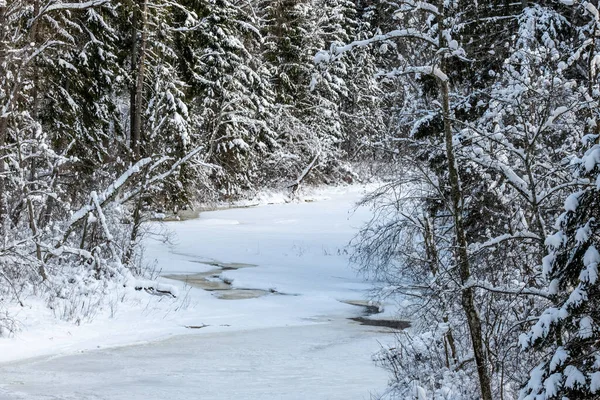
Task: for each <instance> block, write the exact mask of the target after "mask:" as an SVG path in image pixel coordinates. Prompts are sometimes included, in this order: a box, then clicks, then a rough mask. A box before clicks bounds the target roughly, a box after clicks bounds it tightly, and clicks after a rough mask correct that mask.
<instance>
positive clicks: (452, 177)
mask: <svg viewBox="0 0 600 400" xmlns="http://www.w3.org/2000/svg"><path fill="white" fill-rule="evenodd" d="M441 86H442V107H443V111H444V140H445V142H446V157H447V159H448V175H449V181H450V196H451V203H452V214H453V219H454V232H455V235H456V247H457V248H456V262H457V264H458V270H459V273H460V281H461V283H462V284H463V285H465V284H467V283H468V281H469V279H470V278H471V266H470V263H469V255H468V252H467V236H466V234H465V229H464V224H463V219H462V213H463V204H462V202H463V199H462V189H461V186H460V179H459V176H458V167H457V165H456V158H455V157H454V149H453V146H452V122H451V119H450V99H449V88H448V86H449V84H448V82H447V81H443V82H442V83H441ZM461 304H462V308H463V310H464V312H465V315H466V317H467V324H468V325H469V333H470V334H471V341H472V343H473V354H474V355H475V362H476V364H477V375H478V376H479V386H480V389H481V398H482V400H492V388H491V384H490V377H489V374H488V366H487V364H488V363H487V357H486V354H485V350H484V346H483V333H482V331H481V318H480V317H479V312H478V310H477V307H475V295H474V291H473V288H472V287H468V288H464V289H463V291H462V299H461Z"/></svg>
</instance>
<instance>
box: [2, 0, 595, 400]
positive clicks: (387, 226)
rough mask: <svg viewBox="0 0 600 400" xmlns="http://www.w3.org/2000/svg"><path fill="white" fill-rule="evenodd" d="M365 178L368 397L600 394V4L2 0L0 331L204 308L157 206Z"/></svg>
mask: <svg viewBox="0 0 600 400" xmlns="http://www.w3.org/2000/svg"><path fill="white" fill-rule="evenodd" d="M357 185H367V186H368V187H369V188H370V189H369V190H368V191H366V192H365V193H364V194H363V195H362V196H361V197H360V202H359V205H358V207H363V209H368V210H369V216H368V217H367V218H365V219H364V221H362V222H361V223H360V224H359V226H356V225H355V226H354V228H356V229H355V231H354V232H353V234H352V235H351V236H350V238H349V239H351V240H349V242H348V241H346V244H348V246H342V245H340V246H339V247H338V248H337V249H336V250H329V249H328V248H325V245H324V244H323V245H322V246H321V248H320V249H319V251H320V252H321V256H323V255H326V256H330V257H341V258H340V260H341V259H342V258H343V257H346V258H343V260H346V261H344V262H345V264H344V265H347V264H349V265H350V266H347V268H348V269H349V270H351V271H354V272H351V273H349V275H352V276H353V275H356V274H357V272H358V274H359V275H360V276H361V277H362V278H361V279H363V280H364V281H365V282H370V285H371V286H372V289H370V290H369V296H370V297H369V298H370V299H371V301H374V300H373V299H377V301H378V302H380V303H381V304H383V303H384V302H386V301H387V302H388V303H386V304H387V306H386V310H387V311H386V312H388V311H389V312H390V313H392V314H393V315H394V318H397V319H402V320H406V321H410V328H408V329H405V330H400V331H397V332H395V334H394V335H393V341H392V342H391V343H389V344H388V345H383V344H382V345H381V346H379V347H378V351H374V352H373V355H372V360H368V361H367V362H368V363H371V364H374V365H376V366H377V367H378V368H379V369H382V370H383V371H385V376H386V377H387V378H386V382H387V383H386V384H384V385H383V386H382V387H379V388H378V389H379V391H378V394H377V395H374V394H373V395H372V398H378V399H415V400H425V399H432V400H443V399H446V400H467V399H469V400H470V399H482V400H509V399H514V400H517V399H520V400H550V399H552V400H554V399H557V400H585V399H596V400H597V399H600V281H599V280H598V278H599V271H598V269H599V264H600V2H598V1H585V0H531V1H527V0H512V1H508V0H502V1H501V0H488V1H480V0H424V1H418V0H389V1H383V0H380V1H377V0H0V348H1V346H2V342H3V341H4V342H5V343H10V341H11V340H18V338H19V337H20V335H22V334H23V333H24V332H27V330H28V326H30V325H29V324H30V322H26V321H31V319H27V318H24V317H23V316H24V315H29V314H27V311H20V310H33V308H31V307H33V306H32V304H38V303H39V304H41V305H42V306H41V307H40V308H39V309H38V308H35V310H38V311H35V312H36V313H38V314H35V313H33V311H32V312H31V313H32V315H41V314H39V313H49V314H52V316H53V318H54V319H56V320H57V321H60V324H63V323H64V324H67V325H68V326H73V327H75V326H84V325H86V324H92V325H93V324H94V322H93V320H94V316H95V315H96V314H97V315H101V314H102V313H103V312H104V311H102V310H112V311H110V313H111V314H113V313H114V314H115V315H118V313H117V311H115V310H116V308H115V310H113V306H114V304H117V303H123V304H125V303H127V300H126V299H125V298H126V297H127V296H139V299H141V300H139V304H138V305H137V307H138V309H139V310H140V311H139V313H142V312H143V309H144V307H146V308H148V307H147V306H145V304H146V303H145V302H147V301H154V300H152V299H158V300H160V299H169V300H168V301H180V302H181V301H183V300H182V298H183V297H184V296H182V295H180V293H178V292H177V290H176V287H175V286H176V285H173V284H172V283H171V284H169V283H168V282H167V281H165V280H164V279H163V280H161V279H162V278H161V276H160V275H161V274H160V271H159V270H160V269H164V268H167V267H163V266H161V265H160V263H159V265H149V262H148V257H146V256H145V255H146V252H147V251H150V250H151V247H152V245H151V244H150V243H151V240H155V239H153V238H155V237H158V236H162V237H163V241H168V240H169V238H168V236H169V234H168V233H165V232H163V228H161V227H160V223H159V220H165V219H166V220H168V219H179V218H180V216H182V215H184V214H185V213H186V212H187V213H189V212H191V211H190V210H198V209H199V207H200V208H202V207H207V206H211V207H214V208H220V207H222V206H223V205H224V204H225V205H227V204H228V205H236V204H246V203H243V202H244V201H246V202H248V201H249V199H255V198H259V197H260V196H261V195H264V194H265V193H275V192H277V193H284V194H285V199H286V200H285V201H286V204H288V203H289V204H293V203H295V202H296V203H298V202H304V200H303V190H305V189H306V188H324V187H335V188H338V190H345V189H343V188H352V187H355V186H357ZM339 188H342V189H339ZM330 202H333V203H335V201H334V200H330ZM314 204H318V202H315V203H314ZM327 204H329V203H327ZM340 204H341V203H340ZM334 205H335V204H334ZM311 206H312V205H311ZM268 207H271V206H268ZM338 207H341V205H338ZM334 208H335V207H334ZM203 209H204V208H203ZM249 210H250V211H248V213H250V214H252V211H251V210H252V209H249ZM257 210H259V209H257ZM273 210H274V209H273ZM240 212H241V211H240ZM256 212H258V211H256ZM273 212H275V211H273ZM344 212H346V210H344ZM264 213H267V214H268V213H269V211H264ZM223 215H224V214H223ZM201 217H202V214H201ZM324 217H325V214H324ZM219 218H220V217H219ZM240 218H241V217H240ZM282 218H283V217H282ZM310 218H313V217H310ZM310 218H309V219H310ZM314 218H315V219H318V218H317V217H314ZM343 218H346V217H345V216H343ZM238 219H239V218H238ZM211 221H213V222H214V224H217V223H221V222H219V221H221V219H216V217H215V219H214V220H211ZM278 221H279V222H282V221H283V222H286V221H288V220H287V219H281V220H278ZM279 222H278V223H279ZM308 222H310V221H308ZM185 223H188V222H177V223H176V224H185ZM174 224H175V223H174ZM181 226H184V225H181ZM185 226H187V225H185ZM211 226H212V225H210V224H208V225H206V229H208V230H210V229H212V228H211ZM215 229H217V228H215ZM219 229H220V228H219ZM227 229H229V228H227ZM157 230H158V231H160V232H157ZM186 232H187V231H186ZM214 232H216V231H214ZM214 232H213V233H214ZM307 232H308V231H307ZM310 232H312V233H311V235H313V234H314V235H318V234H319V232H318V229H317V228H314V230H313V231H310ZM186 234H188V235H192V233H189V232H188V233H186ZM180 235H181V233H180ZM307 235H308V234H307ZM307 237H308V236H307ZM152 243H153V242H152ZM323 243H324V242H323ZM233 245H234V246H235V245H236V244H235V243H234V244H233ZM195 246H196V247H197V248H198V249H201V248H202V247H203V246H205V247H206V246H207V245H206V244H205V243H204V242H202V241H198V242H197V243H196V244H195ZM208 247H210V246H208ZM253 251H254V250H253ZM294 251H295V254H296V255H297V256H298V257H300V256H303V255H304V254H305V253H306V252H307V251H306V250H302V248H300V247H295V248H294ZM263 252H266V250H264V249H263V248H259V249H258V248H257V249H256V250H255V253H256V254H258V253H261V254H262V253H263ZM330 253H331V254H330ZM306 257H307V256H305V258H306ZM336 260H337V258H336ZM229 261H240V262H241V261H244V260H229ZM215 265H217V264H215ZM223 265H224V264H223ZM219 266H221V267H222V265H221V264H219ZM238 267H239V266H234V267H231V266H230V268H229V269H237V268H238ZM259 268H260V266H259V267H256V268H254V269H251V268H248V269H245V270H244V271H243V274H242V273H241V272H240V274H242V275H239V277H242V276H243V277H244V278H246V279H247V281H248V282H253V281H252V279H259V278H260V277H261V275H260V274H259V273H258V272H257V273H256V274H254V275H253V272H252V271H253V270H256V271H259ZM223 270H224V271H226V270H227V268H224V269H223ZM239 271H241V269H240V270H239ZM311 271H312V270H311ZM316 271H318V269H316ZM233 273H238V271H234V272H232V274H233ZM307 273H308V272H307ZM310 274H311V276H312V277H313V278H312V279H314V281H315V282H317V281H318V280H319V279H321V278H320V275H319V274H318V273H312V272H311V273H310ZM253 277H254V278H253ZM211 279H212V278H211ZM239 279H241V278H239ZM239 279H238V278H237V277H236V280H234V281H233V285H234V286H235V282H241V281H240V280H239ZM165 282H167V283H165ZM224 284H231V282H229V281H227V280H226V279H225V282H224ZM251 284H252V283H247V284H246V285H251ZM269 285H272V286H273V287H275V286H277V284H276V283H269ZM269 285H267V286H265V287H264V288H263V289H265V290H267V289H268V290H271V292H272V293H271V294H267V295H266V297H263V298H261V299H266V298H272V299H276V298H282V299H283V298H284V297H285V296H274V295H273V293H277V292H279V291H281V290H280V287H279V286H277V287H276V288H275V289H272V287H271V286H269ZM315 285H317V286H318V284H317V283H315ZM246 287H250V286H246ZM129 288H130V289H131V293H133V294H131V295H127V296H125V295H123V296H122V298H121V300H118V301H117V300H114V299H115V293H129V292H127V290H128V289H129ZM315 290H316V289H315ZM124 291H125V292H124ZM288 291H290V290H288ZM296 292H298V293H302V292H301V290H296ZM119 296H120V295H119ZM269 296H270V297H269ZM332 296H333V295H332ZM337 296H338V298H339V297H340V295H337ZM297 297H298V298H301V296H297ZM290 298H291V297H290ZM147 299H151V300H147ZM158 300H156V301H158ZM161 301H163V302H164V301H167V300H161ZM236 301H247V300H236ZM257 301H258V300H257ZM273 301H275V300H273ZM282 301H284V300H282ZM285 301H288V300H285ZM289 301H291V300H289ZM338 303H339V302H338ZM380 303H378V304H380ZM228 304H230V303H228ZM231 304H233V303H231ZM235 304H241V303H235ZM336 304H337V303H336ZM392 304H393V305H392ZM123 307H127V306H123ZM131 307H133V306H131ZM348 307H350V306H348ZM133 308H134V309H135V307H133ZM40 310H45V311H40ZM106 312H109V311H106ZM174 312H175V311H174ZM23 313H25V314H23ZM28 318H29V317H28ZM99 318H100V317H99ZM115 318H117V317H115ZM158 324H160V322H158ZM61 326H62V325H61ZM90 326H91V325H90ZM206 326H208V325H206ZM222 326H224V325H222ZM201 327H202V326H201ZM290 345H291V346H293V344H290ZM376 350H377V349H376ZM0 352H1V350H0ZM0 361H1V359H0ZM1 366H2V363H0V367H1ZM290 368H293V366H290ZM1 377H2V369H1V368H0V398H2V397H1V396H2V395H3V392H2V390H3V389H2V382H1V381H2V380H3V379H2V378H1ZM330 396H331V397H325V396H324V397H319V395H316V394H315V395H314V396H308V397H305V396H299V397H289V398H306V399H321V398H322V399H325V398H332V399H338V398H339V399H349V398H354V397H342V396H341V395H340V396H339V397H336V395H335V393H333V394H331V395H330ZM6 398H7V399H8V398H15V399H16V398H21V397H10V396H9V397H6ZM22 398H23V399H26V398H28V397H22ZM32 398H34V397H32ZM35 398H36V399H37V398H38V397H35ZM40 398H41V397H40ZM53 398H56V399H60V398H63V397H60V396H58V397H53ZM64 398H66V397H64ZM69 398H77V397H69ZM81 398H82V399H83V398H84V397H81ZM85 398H87V397H85ZM94 398H96V397H94ZM101 398H104V397H101ZM106 398H107V399H108V398H111V397H110V396H109V397H106ZM112 398H116V397H112ZM131 398H134V397H131ZM140 398H142V397H140ZM157 398H159V397H157ZM163 398H165V399H166V398H168V397H163ZM170 398H179V397H177V396H175V397H170ZM183 398H184V397H182V399H183ZM185 398H194V397H185ZM197 398H200V397H197ZM207 398H208V397H207ZM211 398H212V397H211ZM222 398H229V397H222ZM236 398H240V399H245V398H247V399H253V398H264V399H267V398H282V399H283V398H284V397H279V396H274V397H273V396H270V397H267V396H265V397H246V396H244V395H243V394H241V395H240V396H239V397H236ZM285 398H286V399H287V398H288V397H285ZM361 398H363V397H361ZM364 398H366V397H364Z"/></svg>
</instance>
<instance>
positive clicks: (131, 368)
mask: <svg viewBox="0 0 600 400" xmlns="http://www.w3.org/2000/svg"><path fill="white" fill-rule="evenodd" d="M364 191H365V188H363V187H358V186H352V187H345V188H338V189H336V188H332V189H326V190H325V191H322V192H320V193H318V194H317V195H315V197H314V199H315V200H317V201H311V202H300V203H289V204H272V205H264V206H259V207H254V208H239V209H229V210H220V211H214V212H203V213H202V214H201V215H200V217H199V218H198V219H193V220H188V221H185V222H169V223H166V224H165V225H166V227H167V228H168V230H170V231H172V232H173V233H174V235H173V236H172V240H171V242H172V243H171V245H166V244H163V243H161V242H158V241H156V240H153V239H150V240H148V241H147V243H146V247H147V251H146V258H147V260H156V261H157V265H156V266H157V268H158V269H159V270H160V271H161V275H163V276H164V275H167V276H169V277H171V278H178V279H167V278H164V277H163V278H159V282H160V284H161V285H164V287H168V285H174V286H175V287H176V289H177V291H178V292H179V297H178V298H177V299H172V298H171V297H169V296H163V297H156V296H150V295H148V294H146V293H145V292H144V291H133V290H132V289H123V293H121V294H120V297H118V299H117V300H116V301H115V303H114V308H113V307H111V310H101V311H98V315H97V317H96V319H95V320H94V321H93V322H91V323H87V324H85V323H84V324H82V325H81V326H73V325H72V324H66V323H61V322H56V320H54V319H53V318H52V316H50V315H45V316H44V315H43V314H42V313H43V311H44V308H43V306H42V305H38V307H36V306H35V305H33V304H27V306H28V307H26V308H25V309H24V310H23V311H22V312H21V314H20V315H21V316H22V324H23V325H22V326H23V329H24V331H23V332H21V333H20V334H19V335H17V337H15V338H12V339H3V340H0V361H4V364H3V365H0V382H1V383H0V399H30V398H31V399H138V398H139V399H163V398H176V399H187V398H198V395H199V394H202V398H210V399H213V398H215V399H216V398H223V399H229V398H244V399H266V398H279V399H305V398H313V399H349V398H352V399H363V398H365V399H367V398H369V395H370V393H374V392H377V391H381V390H384V388H385V384H386V381H387V374H386V373H385V371H383V370H381V369H379V368H377V367H376V366H375V365H374V364H373V363H372V361H371V355H372V354H373V353H374V352H376V351H377V350H378V349H379V347H380V345H379V343H380V342H386V341H391V340H392V339H393V335H391V334H390V331H389V330H388V329H387V328H376V327H368V326H362V325H360V324H358V323H357V322H353V321H351V320H349V318H353V317H360V316H363V315H365V310H366V309H365V308H364V307H360V306H357V305H352V304H348V303H345V302H350V303H352V302H355V303H356V302H359V303H360V304H362V303H361V302H365V301H367V304H368V295H369V289H370V287H371V285H370V284H369V283H367V282H365V281H363V280H362V279H361V278H360V277H357V276H356V273H355V271H354V270H352V269H351V268H350V267H349V266H348V254H347V249H346V245H347V243H348V241H349V240H350V239H351V238H352V237H353V235H354V234H355V233H356V230H357V228H358V227H359V226H360V225H361V224H362V223H363V222H364V221H365V220H366V219H368V218H369V217H370V215H371V212H370V210H368V209H365V208H359V209H358V210H356V211H355V212H353V211H352V209H353V205H354V204H355V202H356V201H357V200H359V199H360V197H361V196H362V194H364ZM181 275H186V276H188V277H189V276H196V277H198V279H200V280H202V281H203V282H204V281H206V282H210V284H213V283H214V284H215V285H216V286H218V287H219V288H223V287H224V288H225V289H226V290H218V291H213V290H208V291H207V290H203V289H202V288H200V287H197V286H198V285H191V286H190V285H187V284H186V283H184V281H185V280H186V278H181ZM202 287H204V286H202ZM240 289H243V290H246V289H252V290H254V291H255V292H256V293H257V295H256V296H254V295H252V296H246V297H244V296H242V297H237V296H230V297H227V296H225V297H224V296H223V294H224V293H235V291H236V290H240ZM252 293H254V292H252ZM247 297H250V298H247ZM344 301H345V302H344ZM388 308H389V309H391V308H392V307H388ZM386 311H388V312H389V310H386ZM386 315H387V313H386ZM190 327H191V329H190ZM163 339H166V340H163ZM134 344H135V346H131V345H134ZM116 346H124V347H116ZM26 357H37V358H34V359H29V360H24V361H19V360H21V359H23V358H26ZM107 382H111V384H110V385H107V384H106V383H107Z"/></svg>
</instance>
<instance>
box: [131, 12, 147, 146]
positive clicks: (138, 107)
mask: <svg viewBox="0 0 600 400" xmlns="http://www.w3.org/2000/svg"><path fill="white" fill-rule="evenodd" d="M147 24H148V0H144V4H143V8H142V26H141V29H142V38H141V42H140V50H139V54H138V57H137V66H136V83H135V95H134V96H135V97H134V103H135V108H134V110H133V124H132V131H131V149H132V150H133V154H134V156H136V157H139V155H140V141H141V136H142V135H141V133H142V105H143V95H144V78H145V68H146V45H147V42H148V30H147ZM133 39H134V41H135V40H136V38H135V37H134V38H133Z"/></svg>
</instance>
